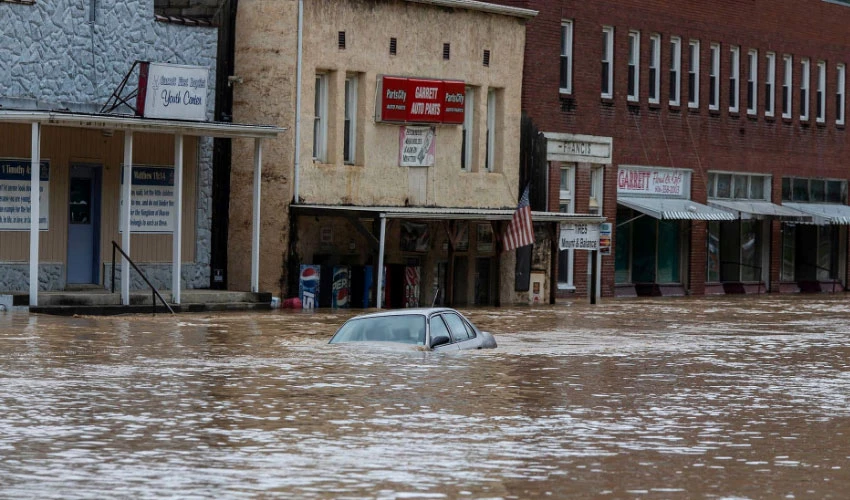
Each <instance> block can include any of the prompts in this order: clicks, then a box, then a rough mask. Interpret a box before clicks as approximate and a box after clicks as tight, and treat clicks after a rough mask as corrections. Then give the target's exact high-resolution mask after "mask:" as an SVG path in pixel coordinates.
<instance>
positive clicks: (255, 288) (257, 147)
mask: <svg viewBox="0 0 850 500" xmlns="http://www.w3.org/2000/svg"><path fill="white" fill-rule="evenodd" d="M262 171H263V143H262V139H259V138H257V139H254V207H253V217H252V219H251V291H252V292H254V293H256V292H259V291H260V180H261V176H262V173H263V172H262Z"/></svg>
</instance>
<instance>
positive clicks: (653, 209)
mask: <svg viewBox="0 0 850 500" xmlns="http://www.w3.org/2000/svg"><path fill="white" fill-rule="evenodd" d="M617 203H619V204H620V205H624V206H627V207H629V208H631V209H633V210H637V211H638V212H643V213H645V214H646V215H649V216H650V217H655V218H656V219H661V220H735V219H736V218H737V217H735V214H733V213H732V212H727V211H725V210H718V209H716V208H711V207H709V206H707V205H703V204H702V203H697V202H695V201H691V200H684V199H681V198H634V197H631V196H620V197H619V198H617Z"/></svg>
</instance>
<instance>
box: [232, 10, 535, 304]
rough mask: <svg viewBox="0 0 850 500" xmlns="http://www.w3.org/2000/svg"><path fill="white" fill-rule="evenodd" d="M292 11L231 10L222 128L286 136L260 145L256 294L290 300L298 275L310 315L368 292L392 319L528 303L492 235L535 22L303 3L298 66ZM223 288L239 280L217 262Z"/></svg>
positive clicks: (236, 202) (237, 236)
mask: <svg viewBox="0 0 850 500" xmlns="http://www.w3.org/2000/svg"><path fill="white" fill-rule="evenodd" d="M298 4H299V2H297V1H295V0H290V1H265V0H243V1H241V2H239V9H238V16H237V28H236V58H235V60H236V67H235V75H234V78H236V79H238V82H239V83H237V84H236V85H235V87H234V117H235V119H237V120H240V121H246V120H247V121H263V122H265V121H272V122H275V123H280V124H285V125H286V126H289V125H290V124H291V125H292V129H291V133H289V134H288V135H287V137H285V138H283V137H282V138H280V139H278V140H276V141H274V142H272V143H269V145H268V149H267V156H266V158H272V160H266V162H265V166H264V169H265V172H267V173H266V174H265V177H264V178H263V192H264V195H263V196H264V198H263V199H264V200H265V201H264V207H263V213H264V214H266V215H264V220H263V230H262V233H263V241H262V247H263V248H264V251H263V256H262V259H263V260H262V263H261V267H262V269H263V271H262V273H261V274H262V276H263V287H264V288H265V289H274V290H280V293H281V294H282V295H283V296H295V295H297V293H298V286H299V277H300V276H301V274H302V270H305V271H304V272H306V273H307V274H309V275H310V276H313V277H315V276H316V274H315V271H319V272H320V273H321V276H322V278H321V280H320V281H321V285H320V286H319V288H320V293H319V295H320V296H319V297H317V304H316V305H319V306H331V305H336V303H337V301H341V302H344V301H345V300H350V303H353V304H355V305H357V306H368V305H370V298H369V297H370V293H373V292H370V291H369V288H370V286H369V284H370V283H372V284H373V291H374V288H381V289H384V290H386V294H385V296H381V303H383V304H385V305H389V306H391V307H401V306H407V305H419V304H430V303H432V302H437V303H452V304H482V305H487V304H499V303H502V302H504V303H513V302H516V301H523V302H527V301H528V296H529V295H528V293H529V292H528V291H527V290H521V292H516V291H515V290H516V287H515V283H514V274H515V273H514V269H515V263H514V255H513V253H512V252H507V253H504V254H502V252H500V247H499V245H500V238H499V235H500V234H501V232H502V231H503V230H504V228H505V227H506V226H507V222H508V221H509V220H510V217H511V215H512V213H513V211H514V209H515V208H516V204H517V201H518V198H519V194H520V193H521V191H522V186H520V174H519V147H520V143H519V136H520V132H519V131H520V122H521V116H520V98H521V78H520V74H521V71H522V65H523V53H524V44H525V24H526V22H527V21H528V20H529V19H530V18H532V17H533V16H534V12H533V11H530V10H527V9H517V8H511V7H503V6H498V5H492V4H487V3H484V2H470V1H463V2H461V1H455V0H434V1H408V0H393V1H387V2H369V3H364V2H354V1H346V0H315V1H310V2H304V3H303V12H302V15H303V17H302V18H301V19H302V25H303V30H302V31H301V46H302V47H303V50H302V51H301V53H300V55H299V52H298V47H299V39H298V38H299V31H298V23H297V21H298V19H299V10H298ZM299 60H300V62H301V66H300V70H301V82H300V97H299V84H298V70H299V67H298V62H299ZM299 106H300V113H299ZM246 152H247V151H240V150H238V149H235V151H234V167H233V173H232V180H233V181H232V195H231V210H230V214H231V218H230V225H231V232H230V247H229V253H230V255H231V256H232V255H238V254H239V253H240V252H242V251H243V249H244V241H245V239H246V235H247V233H246V230H244V229H243V227H245V226H244V221H245V220H247V219H246V218H247V211H246V210H245V209H244V207H243V205H244V204H245V203H246V202H247V200H249V199H250V193H249V191H248V186H249V183H248V182H247V179H248V175H249V169H248V168H247V164H246V163H244V162H241V163H240V160H239V158H240V157H241V156H242V155H243V154H244V153H246ZM293 200H294V201H295V203H292V204H290V201H293ZM379 262H383V263H384V266H379V265H378V263H379ZM303 266H319V267H314V268H305V267H303ZM375 268H379V269H378V270H377V271H374V272H373V270H374V269H375ZM338 273H347V274H345V276H347V278H345V280H347V282H348V289H347V291H345V292H342V293H340V292H339V290H337V289H334V288H333V286H334V285H333V281H334V280H333V279H332V276H333V275H334V274H338ZM384 274H385V276H384ZM228 276H229V278H230V279H231V280H232V281H233V282H234V283H238V282H239V281H240V280H242V281H244V280H245V279H246V277H247V269H246V268H245V266H244V265H243V263H242V262H240V261H239V259H231V260H230V264H229V270H228ZM349 294H350V299H346V298H345V297H346V296H347V295H349ZM373 300H374V299H373ZM371 304H372V305H374V302H372V303H371Z"/></svg>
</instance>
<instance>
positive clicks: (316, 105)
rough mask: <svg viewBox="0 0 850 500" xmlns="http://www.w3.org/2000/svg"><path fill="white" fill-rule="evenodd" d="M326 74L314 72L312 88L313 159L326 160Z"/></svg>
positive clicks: (321, 161) (322, 161)
mask: <svg viewBox="0 0 850 500" xmlns="http://www.w3.org/2000/svg"><path fill="white" fill-rule="evenodd" d="M328 80H329V77H328V74H327V73H316V78H315V80H314V88H313V92H314V94H313V152H312V155H313V160H315V161H317V162H319V163H326V162H327V161H328Z"/></svg>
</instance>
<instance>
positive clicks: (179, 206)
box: [171, 134, 183, 304]
mask: <svg viewBox="0 0 850 500" xmlns="http://www.w3.org/2000/svg"><path fill="white" fill-rule="evenodd" d="M174 205H175V206H174V214H173V216H174V233H173V234H172V237H171V245H172V259H171V265H172V267H171V302H172V303H174V304H179V303H180V273H181V269H182V255H181V254H180V250H181V248H182V245H183V134H177V135H175V136H174Z"/></svg>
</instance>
